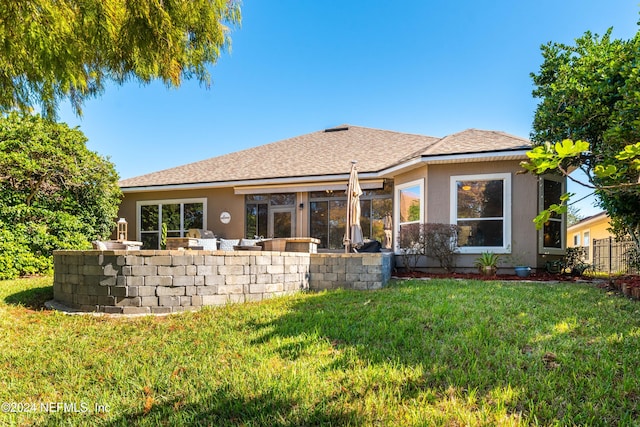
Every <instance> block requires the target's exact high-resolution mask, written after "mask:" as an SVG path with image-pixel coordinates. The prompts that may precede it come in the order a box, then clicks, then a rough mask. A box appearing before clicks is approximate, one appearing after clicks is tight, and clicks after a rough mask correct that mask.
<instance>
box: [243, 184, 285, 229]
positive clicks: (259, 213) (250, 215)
mask: <svg viewBox="0 0 640 427" xmlns="http://www.w3.org/2000/svg"><path fill="white" fill-rule="evenodd" d="M295 204H296V195H295V193H279V194H248V195H247V196H246V197H245V237H246V238H248V239H253V238H254V237H256V236H262V237H272V236H273V234H274V232H275V233H276V234H278V233H277V232H276V230H274V229H273V228H274V226H275V227H276V228H277V221H276V224H271V225H270V224H269V211H270V210H271V211H272V214H273V211H274V210H278V208H280V207H289V208H290V209H289V211H292V212H295V210H294V209H295ZM277 217H278V216H277ZM288 221H289V222H288V223H286V224H284V225H283V228H287V227H288V229H289V230H291V221H292V218H291V217H290V216H288Z"/></svg>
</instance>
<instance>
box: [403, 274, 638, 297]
mask: <svg viewBox="0 0 640 427" xmlns="http://www.w3.org/2000/svg"><path fill="white" fill-rule="evenodd" d="M393 276H394V277H397V278H400V279H427V278H431V279H469V280H471V279H473V280H513V281H536V282H581V283H584V282H587V283H594V284H595V285H597V286H598V287H599V288H602V289H605V290H610V291H616V292H620V293H622V294H623V295H625V296H627V297H629V298H633V299H637V300H640V275H627V276H617V277H613V278H612V279H611V280H609V279H607V278H592V277H584V276H582V277H575V276H571V275H569V274H560V273H557V274H552V273H547V272H541V273H532V274H531V275H530V276H529V277H519V276H516V275H515V274H496V275H495V276H485V275H482V274H479V273H450V274H443V273H440V274H438V273H425V272H423V271H412V272H406V271H396V272H394V274H393Z"/></svg>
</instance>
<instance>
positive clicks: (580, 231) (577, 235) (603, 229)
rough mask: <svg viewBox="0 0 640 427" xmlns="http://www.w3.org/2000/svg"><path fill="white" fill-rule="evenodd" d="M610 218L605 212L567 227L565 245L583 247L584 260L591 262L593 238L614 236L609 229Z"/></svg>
mask: <svg viewBox="0 0 640 427" xmlns="http://www.w3.org/2000/svg"><path fill="white" fill-rule="evenodd" d="M610 227H611V218H609V215H607V213H606V212H600V213H597V214H595V215H591V216H588V217H586V218H584V219H582V220H580V221H578V222H577V223H575V224H573V225H572V226H570V227H568V228H567V242H568V244H567V246H568V247H570V248H575V247H581V248H584V251H585V256H586V261H587V262H588V263H589V264H592V263H593V249H592V247H591V246H592V243H593V241H594V240H600V239H608V238H609V237H615V236H614V235H613V234H611V232H610V231H609V228H610Z"/></svg>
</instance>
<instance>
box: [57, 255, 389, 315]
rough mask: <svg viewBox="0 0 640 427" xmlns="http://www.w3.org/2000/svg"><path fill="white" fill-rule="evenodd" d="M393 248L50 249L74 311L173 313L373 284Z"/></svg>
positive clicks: (382, 277) (60, 289) (61, 291)
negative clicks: (362, 250) (325, 250)
mask: <svg viewBox="0 0 640 427" xmlns="http://www.w3.org/2000/svg"><path fill="white" fill-rule="evenodd" d="M391 255H392V254H380V253H377V254H349V255H346V254H309V253H301V252H271V251H234V252H225V251H182V250H176V251H153V250H142V251H124V250H114V251H96V250H93V251H55V252H54V283H53V295H54V299H55V300H56V301H58V302H60V303H62V304H64V305H66V306H69V307H72V308H75V309H78V310H80V311H98V312H105V313H123V314H143V313H172V312H177V311H184V310H194V309H198V308H200V307H202V306H208V305H223V304H227V303H229V302H245V301H247V302H248V301H260V300H262V299H266V298H271V297H274V296H280V295H285V294H291V293H295V292H299V291H301V290H307V289H311V290H323V289H335V288H338V287H342V288H352V289H378V288H381V287H382V286H384V285H385V284H386V283H387V281H388V280H389V278H390V276H391V262H392V259H393V256H391Z"/></svg>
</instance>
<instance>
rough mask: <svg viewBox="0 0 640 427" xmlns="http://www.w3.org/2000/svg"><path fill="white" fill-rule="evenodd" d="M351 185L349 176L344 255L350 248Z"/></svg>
mask: <svg viewBox="0 0 640 427" xmlns="http://www.w3.org/2000/svg"><path fill="white" fill-rule="evenodd" d="M353 167H354V165H351V169H353ZM351 186H352V183H351V174H349V183H348V184H347V223H346V224H345V225H346V228H345V233H344V236H345V238H344V253H345V254H348V253H349V250H350V248H351V197H353V196H352V193H353V189H352V187H351Z"/></svg>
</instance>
